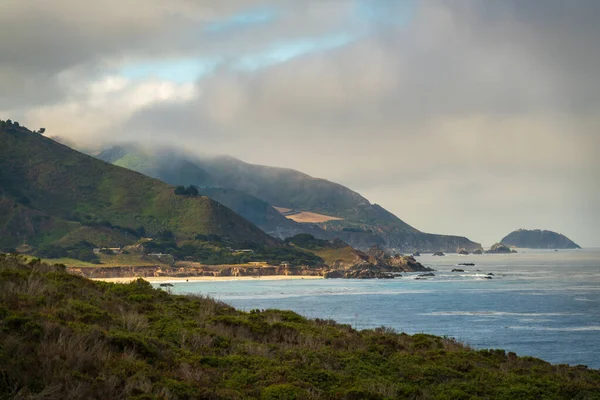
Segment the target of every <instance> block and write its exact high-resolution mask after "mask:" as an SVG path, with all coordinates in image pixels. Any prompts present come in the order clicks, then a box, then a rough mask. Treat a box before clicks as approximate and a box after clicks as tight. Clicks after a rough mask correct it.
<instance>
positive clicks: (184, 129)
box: [0, 0, 600, 247]
mask: <svg viewBox="0 0 600 400" xmlns="http://www.w3.org/2000/svg"><path fill="white" fill-rule="evenodd" d="M214 3H215V2H213V1H208V0H204V1H189V0H174V1H171V2H169V3H168V4H166V3H164V2H160V1H158V0H146V1H141V0H120V1H118V2H117V1H113V0H109V1H105V2H102V3H97V4H94V3H93V2H92V3H81V2H79V1H76V0H60V1H55V2H44V1H41V0H35V1H27V2H24V1H20V0H6V1H5V2H4V3H3V7H2V9H3V12H2V13H0V54H2V57H1V60H0V88H1V89H2V90H0V118H2V119H7V118H10V119H12V120H16V121H19V122H20V123H22V124H23V125H26V126H28V127H29V128H31V129H37V128H39V127H45V128H46V129H47V135H50V136H51V135H56V136H60V137H64V138H66V139H67V140H70V141H73V142H74V143H76V144H77V145H78V146H89V145H94V146H99V145H103V144H109V143H113V142H119V141H136V142H138V141H139V142H141V143H153V144H159V145H160V144H161V143H168V144H175V145H177V146H179V147H182V148H185V149H186V150H187V151H191V152H203V153H218V154H227V155H231V156H234V157H237V158H240V159H242V160H243V161H246V162H251V163H256V164H263V165H271V166H278V167H285V168H292V169H296V170H299V171H301V172H304V173H307V174H309V175H312V176H315V177H319V178H324V179H328V180H330V181H333V182H337V183H340V184H343V185H345V186H347V187H349V188H350V189H352V190H354V191H356V192H358V193H360V194H361V195H363V196H364V197H366V198H367V199H368V200H369V201H371V202H372V203H377V204H379V205H381V206H383V207H384V208H386V209H387V210H389V211H391V212H393V213H394V214H396V215H397V216H398V217H399V218H401V219H402V220H404V221H405V222H407V223H408V224H410V225H412V226H414V227H416V228H417V229H419V230H421V231H424V232H431V233H442V234H453V235H460V236H466V237H468V238H469V239H471V240H474V241H477V242H481V243H482V244H483V245H484V246H489V245H491V244H493V243H494V242H497V241H499V240H500V239H501V238H502V237H504V236H505V235H507V234H508V233H510V232H511V231H513V230H516V229H519V228H525V229H548V230H552V231H556V232H560V233H563V234H565V235H566V236H567V237H569V238H570V239H572V240H573V241H575V242H576V243H578V244H579V245H581V246H583V247H600V209H599V207H598V204H600V184H599V183H598V182H599V178H600V160H599V158H598V156H597V153H598V150H599V149H600V113H599V111H600V79H598V78H597V74H598V72H597V71H600V41H599V40H598V38H599V37H600V27H598V25H597V16H598V15H600V3H598V2H596V1H593V0H579V1H573V2H569V3H565V2H563V1H560V0H549V1H543V0H536V1H533V0H532V1H528V2H521V1H518V0H507V1H503V2H492V1H484V0H473V1H469V2H459V1H451V0H439V1H427V2H419V1H411V0H407V1H404V0H398V1H394V0H339V1H338V0H332V1H327V2H324V1H316V0H305V1H288V0H279V1H275V0H270V1H269V0H264V1H259V0H238V1H221V2H218V4H214Z"/></svg>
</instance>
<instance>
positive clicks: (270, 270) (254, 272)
mask: <svg viewBox="0 0 600 400" xmlns="http://www.w3.org/2000/svg"><path fill="white" fill-rule="evenodd" d="M327 269H328V268H327V267H325V266H323V267H317V268H315V267H290V266H273V265H265V266H258V265H252V266H247V265H201V264H199V263H191V262H179V263H176V264H175V265H174V266H172V267H169V266H164V265H161V266H144V267H135V266H133V267H91V268H88V267H83V268H82V267H68V268H67V271H68V272H69V273H71V274H74V275H79V276H83V277H86V278H92V279H94V278H134V277H139V278H148V277H178V278H185V277H194V276H212V277H226V276H257V277H258V276H273V275H299V276H302V275H303V276H322V275H323V274H324V273H325V271H326V270H327Z"/></svg>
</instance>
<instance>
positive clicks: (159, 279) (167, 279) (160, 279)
mask: <svg viewBox="0 0 600 400" xmlns="http://www.w3.org/2000/svg"><path fill="white" fill-rule="evenodd" d="M141 278H142V279H144V280H146V281H148V282H151V283H176V282H206V281H210V282H228V281H258V280H261V281H283V280H298V279H323V277H322V276H312V275H310V276H305V275H266V276H260V277H258V276H189V277H185V278H181V277H173V276H148V277H141ZM136 279H138V277H128V278H92V280H94V281H103V282H112V283H129V282H131V281H134V280H136Z"/></svg>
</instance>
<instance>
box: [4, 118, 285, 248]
mask: <svg viewBox="0 0 600 400" xmlns="http://www.w3.org/2000/svg"><path fill="white" fill-rule="evenodd" d="M83 226H87V227H91V229H87V230H83V231H82V230H81V228H82V227H83ZM78 230H79V231H82V234H85V240H88V238H90V237H94V236H101V237H103V238H105V239H106V241H108V242H110V241H111V240H114V241H116V242H119V244H128V243H127V242H129V241H133V240H135V238H136V232H138V233H139V234H141V233H143V234H145V235H155V234H158V233H159V232H164V231H170V232H172V233H173V234H174V235H175V237H176V238H177V239H178V240H181V239H188V238H193V237H195V236H196V235H197V234H205V235H206V234H213V235H219V236H221V237H223V238H227V239H228V240H231V241H234V242H254V243H257V244H263V245H266V244H269V245H271V244H276V241H275V240H274V239H273V238H271V237H270V236H268V235H266V234H265V233H264V232H262V231H261V230H260V229H258V228H257V227H256V226H254V225H252V224H251V223H249V222H248V221H246V220H245V219H243V218H241V217H239V216H238V215H237V214H235V213H234V212H233V211H231V210H230V209H228V208H227V207H224V206H223V205H221V204H220V203H217V202H215V201H213V200H211V199H209V198H207V197H204V196H197V197H190V196H178V195H175V194H174V189H173V187H171V186H169V185H167V184H165V183H163V182H161V181H159V180H156V179H152V178H149V177H147V176H144V175H142V174H139V173H137V172H133V171H131V170H128V169H125V168H120V167H117V166H114V165H110V164H107V163H105V162H103V161H100V160H98V159H96V158H93V157H90V156H88V155H85V154H82V153H79V152H77V151H75V150H73V149H71V148H69V147H67V146H64V145H62V144H59V143H57V142H55V141H53V140H51V139H48V138H46V137H43V136H41V135H40V134H37V133H33V132H31V131H29V130H27V129H26V128H23V127H20V126H18V125H14V124H11V123H7V122H1V123H0V248H11V247H12V248H14V247H17V246H18V245H20V244H22V243H24V242H27V243H29V244H33V245H40V244H47V243H54V242H56V241H60V240H61V239H63V238H65V237H66V236H69V235H71V236H73V234H74V233H75V232H77V231H78ZM123 235H125V237H129V239H128V240H122V236H123ZM107 236H108V238H107ZM69 240H70V241H77V238H74V237H71V238H70V239H69ZM79 240H84V239H83V238H81V239H79ZM123 242H125V243H123Z"/></svg>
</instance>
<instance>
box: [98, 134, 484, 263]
mask: <svg viewBox="0 0 600 400" xmlns="http://www.w3.org/2000/svg"><path fill="white" fill-rule="evenodd" d="M97 156H98V157H100V158H101V159H104V160H106V161H108V162H113V163H115V164H117V165H121V166H124V167H127V168H131V169H134V170H136V171H138V172H142V173H144V174H147V175H149V176H153V177H155V178H157V179H161V180H164V181H165V182H167V183H170V184H187V185H190V184H193V185H197V186H198V187H199V190H200V192H201V193H203V194H206V195H207V196H209V197H211V198H213V199H215V200H217V201H219V202H221V203H222V204H224V205H226V206H228V207H230V208H232V209H233V210H234V211H236V212H238V213H239V214H240V215H242V216H243V217H244V218H246V219H248V220H249V221H252V222H254V223H256V224H257V225H258V226H259V227H261V228H262V229H263V230H265V231H266V232H267V233H269V234H271V235H274V236H277V237H280V238H285V237H289V236H292V235H294V234H297V233H309V234H312V235H314V236H316V237H319V238H322V239H333V238H336V237H338V238H340V239H342V240H343V241H345V242H347V243H349V244H350V245H351V246H353V247H356V248H359V249H362V250H366V249H368V248H369V247H371V246H372V245H374V244H378V245H381V246H383V247H386V248H387V249H390V250H392V251H401V252H413V251H417V250H418V251H424V252H426V251H429V252H433V251H446V252H454V251H456V249H458V248H465V249H467V250H469V251H474V250H476V249H479V248H481V245H480V244H479V243H474V242H471V241H470V240H468V239H467V238H464V237H460V236H448V235H436V234H428V233H423V232H420V231H418V230H417V229H415V228H413V227H412V226H410V225H408V224H406V223H405V222H404V221H402V220H401V219H399V218H398V217H396V216H395V215H393V214H392V213H390V212H388V211H387V210H385V209H384V208H382V207H381V206H379V205H377V204H371V203H370V202H369V201H368V200H367V199H365V198H364V197H362V196H361V195H360V194H358V193H356V192H354V191H352V190H350V189H348V188H346V187H344V186H342V185H339V184H337V183H334V182H330V181H327V180H324V179H318V178H313V177H311V176H309V175H306V174H303V173H301V172H298V171H294V170H291V169H285V168H275V167H267V166H262V165H254V164H249V163H245V162H242V161H240V160H237V159H235V158H232V157H226V156H220V157H207V156H202V157H200V156H191V155H183V154H182V153H180V152H179V153H178V152H176V151H174V150H161V151H152V150H147V149H143V148H141V147H137V146H133V145H131V146H126V147H114V148H111V149H108V150H105V151H103V152H101V153H100V154H98V155H97ZM157 158H158V159H157ZM161 158H164V159H165V160H170V161H169V162H164V161H162V160H161ZM177 158H179V162H178V163H174V162H173V160H174V159H177ZM140 160H144V161H140ZM183 164H185V165H190V164H193V165H195V167H193V168H186V169H185V171H184V170H182V169H181V168H179V166H180V165H183ZM157 165H160V166H162V167H161V168H157V167H156V166H157ZM190 171H192V172H190ZM194 171H195V172H194ZM259 202H262V203H259ZM273 207H275V208H277V209H280V210H286V211H285V212H283V213H281V215H279V216H278V215H276V214H274V213H273V210H272V208H273ZM282 217H283V218H282ZM294 220H295V221H294ZM297 221H300V222H304V221H309V223H298V222H297ZM321 221H324V222H321Z"/></svg>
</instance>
